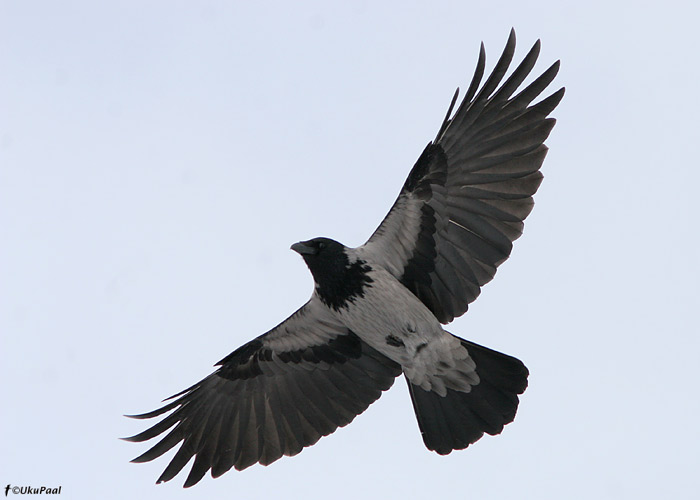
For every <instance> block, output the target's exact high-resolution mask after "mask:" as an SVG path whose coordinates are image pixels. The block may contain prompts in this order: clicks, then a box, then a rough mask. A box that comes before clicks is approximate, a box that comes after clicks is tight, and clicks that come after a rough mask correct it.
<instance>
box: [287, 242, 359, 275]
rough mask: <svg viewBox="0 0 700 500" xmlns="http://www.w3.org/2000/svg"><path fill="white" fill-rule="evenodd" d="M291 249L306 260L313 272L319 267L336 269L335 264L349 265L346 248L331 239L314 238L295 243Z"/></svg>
mask: <svg viewBox="0 0 700 500" xmlns="http://www.w3.org/2000/svg"><path fill="white" fill-rule="evenodd" d="M291 248H292V250H294V251H295V252H297V253H298V254H299V255H301V256H302V257H303V258H304V261H305V262H306V265H307V266H309V269H311V272H313V271H314V267H317V266H321V267H326V266H330V267H334V266H332V264H333V263H342V264H343V265H347V262H348V257H347V254H346V253H345V246H344V245H342V244H341V243H338V242H337V241H335V240H332V239H330V238H314V239H312V240H307V241H300V242H298V243H294V244H293V245H292V247H291Z"/></svg>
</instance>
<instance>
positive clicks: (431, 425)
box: [406, 339, 529, 455]
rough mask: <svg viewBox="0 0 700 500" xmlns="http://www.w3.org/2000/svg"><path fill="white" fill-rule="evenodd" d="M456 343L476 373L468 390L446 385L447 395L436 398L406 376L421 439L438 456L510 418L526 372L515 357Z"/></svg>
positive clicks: (498, 430) (491, 431) (490, 431)
mask: <svg viewBox="0 0 700 500" xmlns="http://www.w3.org/2000/svg"><path fill="white" fill-rule="evenodd" d="M460 341H461V342H462V345H463V346H464V347H465V348H466V349H467V351H468V352H469V356H470V357H471V358H472V359H473V360H474V362H475V363H476V373H477V374H478V375H479V383H478V384H477V385H475V386H473V387H472V388H471V391H470V392H461V391H456V390H454V389H449V388H448V389H447V395H445V396H440V395H439V394H437V393H436V392H433V391H426V390H424V389H422V388H421V387H420V386H417V385H414V384H412V383H411V382H410V381H409V380H408V379H406V382H408V388H409V390H410V393H411V400H412V401H413V409H414V410H415V412H416V418H417V419H418V426H419V427H420V431H421V434H422V435H423V442H424V443H425V446H427V447H428V449H430V450H433V451H436V452H437V453H439V454H440V455H447V454H448V453H450V452H451V451H452V450H461V449H464V448H466V447H467V446H469V445H470V444H472V443H474V442H476V441H477V440H479V439H480V438H481V436H483V435H484V432H486V433H488V434H491V435H496V434H500V433H501V431H502V430H503V426H504V425H506V424H508V423H510V422H512V421H513V419H514V418H515V413H516V411H517V409H518V394H522V393H523V392H524V391H525V389H526V388H527V376H528V373H529V372H528V370H527V368H526V367H525V365H524V364H523V363H522V362H521V361H520V360H519V359H516V358H514V357H512V356H508V355H506V354H502V353H500V352H497V351H494V350H492V349H488V348H486V347H483V346H480V345H478V344H474V343H472V342H469V341H467V340H463V339H460Z"/></svg>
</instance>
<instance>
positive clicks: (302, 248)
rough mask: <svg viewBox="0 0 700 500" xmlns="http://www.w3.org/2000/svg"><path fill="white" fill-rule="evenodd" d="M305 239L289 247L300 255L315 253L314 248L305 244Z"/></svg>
mask: <svg viewBox="0 0 700 500" xmlns="http://www.w3.org/2000/svg"><path fill="white" fill-rule="evenodd" d="M307 243H308V242H307V241H300V242H299V243H294V244H293V245H292V246H291V249H292V250H294V251H295V252H297V253H298V254H299V255H301V256H302V257H303V256H304V255H315V254H316V249H315V248H314V247H312V246H310V245H307Z"/></svg>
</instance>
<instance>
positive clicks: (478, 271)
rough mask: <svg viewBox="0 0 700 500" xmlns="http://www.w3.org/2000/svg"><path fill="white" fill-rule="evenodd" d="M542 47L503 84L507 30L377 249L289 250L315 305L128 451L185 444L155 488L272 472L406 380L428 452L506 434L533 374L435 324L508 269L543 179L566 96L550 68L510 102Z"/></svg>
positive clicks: (321, 246)
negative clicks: (264, 469)
mask: <svg viewBox="0 0 700 500" xmlns="http://www.w3.org/2000/svg"><path fill="white" fill-rule="evenodd" d="M539 50H540V44H539V41H538V42H537V43H535V45H534V46H533V47H532V49H531V50H530V52H529V53H528V54H527V55H526V56H525V58H524V59H523V61H522V62H521V63H520V64H519V65H518V66H517V68H515V70H514V71H513V72H512V73H511V75H510V76H509V77H508V78H507V79H506V80H505V81H503V78H504V76H505V74H506V72H507V70H508V67H509V66H510V63H511V60H512V58H513V54H514V51H515V34H514V33H513V32H511V34H510V37H509V39H508V42H507V44H506V47H505V50H504V52H503V54H502V55H501V57H500V59H499V60H498V62H497V63H496V66H495V68H494V69H493V71H492V73H491V75H490V76H489V77H488V79H487V80H486V82H485V83H484V84H483V85H482V86H480V82H481V79H482V76H483V74H484V66H485V52H484V47H483V44H482V46H481V51H480V54H479V60H478V63H477V67H476V72H475V74H474V77H473V79H472V81H471V84H470V86H469V88H468V90H467V92H466V95H465V96H464V98H463V100H462V102H461V104H460V105H459V107H458V108H457V110H456V111H455V112H454V114H453V113H452V112H453V108H454V106H455V103H456V102H457V95H458V93H455V96H454V98H453V99H452V103H451V104H450V107H449V110H448V112H447V115H446V117H445V120H444V121H443V123H442V126H441V127H440V129H439V132H438V134H437V137H436V138H435V140H434V141H432V142H430V143H428V145H427V146H426V148H425V150H424V151H423V153H422V154H421V156H420V158H419V159H418V161H417V162H416V164H415V166H414V167H413V169H412V170H411V172H410V173H409V175H408V179H406V182H405V183H404V185H403V188H402V189H401V192H400V193H399V196H398V199H397V200H396V202H395V203H394V205H393V207H392V208H391V210H390V211H389V213H388V214H387V216H386V217H385V219H384V221H383V222H382V223H381V224H380V226H379V227H378V228H377V229H376V231H375V232H374V234H373V235H372V236H371V237H370V239H369V240H368V241H367V242H366V243H365V244H364V245H362V246H360V247H358V248H348V247H345V246H343V245H342V244H340V243H338V242H336V241H333V240H331V239H327V238H315V239H312V240H309V241H304V242H299V243H296V244H294V245H292V249H293V250H295V251H297V252H298V253H299V254H301V256H302V257H303V259H304V261H305V262H306V264H307V265H308V267H309V269H310V271H311V273H312V275H313V278H314V282H315V289H314V292H313V294H312V296H311V299H309V301H308V302H307V303H306V304H305V305H304V306H302V307H301V308H300V309H299V310H298V311H297V312H295V313H294V314H293V315H291V316H290V317H289V318H287V319H286V320H285V321H283V322H282V323H281V324H279V325H278V326H277V327H275V328H273V329H272V330H270V331H269V332H267V333H265V334H263V335H261V336H260V337H258V338H256V339H255V340H252V341H251V342H249V343H247V344H245V345H244V346H242V347H240V348H238V349H236V350H235V351H233V352H232V353H231V354H229V355H228V356H226V357H225V358H224V359H222V360H221V361H220V362H219V363H218V366H219V368H218V369H217V370H216V371H215V372H214V373H213V374H211V375H209V376H208V377H206V378H205V379H204V380H202V381H200V382H198V383H196V384H195V385H193V386H192V387H190V388H188V389H186V390H184V391H182V392H181V393H179V394H176V395H175V396H173V397H172V398H170V400H169V402H167V404H165V406H163V407H162V408H160V409H158V410H155V411H152V412H150V413H145V414H142V415H136V416H134V418H140V419H147V418H152V417H157V416H162V415H166V413H167V412H171V413H169V414H168V415H167V416H164V417H163V418H162V420H160V421H159V422H158V423H157V424H155V425H154V426H153V427H151V428H149V429H147V430H145V431H144V432H142V433H140V434H138V435H136V436H133V437H131V438H127V439H128V440H130V441H137V442H140V441H146V440H149V439H151V438H154V437H156V436H160V435H162V434H164V433H166V434H165V437H162V438H161V440H160V441H159V442H158V443H157V444H156V445H155V446H153V447H152V448H151V449H149V450H148V451H146V452H145V453H144V454H143V455H141V456H139V457H138V458H136V459H134V462H146V461H150V460H153V459H154V458H157V457H159V456H161V455H162V454H163V453H165V452H167V451H168V450H170V449H171V448H173V447H175V446H177V445H178V444H180V447H179V449H178V451H177V452H176V454H175V456H174V458H173V459H172V460H171V462H170V463H169V465H168V466H167V467H166V469H165V471H164V472H163V474H162V475H161V476H160V478H159V479H158V482H161V481H168V480H170V479H172V478H173V477H174V476H175V475H177V474H178V473H179V472H180V471H181V470H182V469H183V467H184V466H185V465H186V464H187V462H188V461H189V460H190V459H192V457H194V463H193V465H192V468H191V470H190V473H189V476H188V477H187V480H186V482H185V486H191V485H193V484H195V483H197V482H198V481H199V480H200V479H201V478H202V477H203V476H204V474H206V473H207V471H211V475H212V476H213V477H218V476H220V475H222V474H223V473H224V472H226V471H228V470H229V469H231V468H232V467H234V468H236V469H238V470H242V469H245V468H246V467H249V466H251V465H253V464H255V463H260V464H263V465H267V464H270V463H272V462H274V461H275V460H277V459H279V458H280V457H282V456H283V455H287V456H292V455H296V454H297V453H299V452H300V451H301V450H302V449H303V448H304V447H306V446H311V445H313V444H314V443H316V442H317V441H318V440H319V439H320V438H321V437H322V436H326V435H328V434H330V433H332V432H333V431H335V430H336V429H337V428H338V427H342V426H344V425H347V424H348V423H350V422H351V421H352V420H353V419H354V418H355V416H357V415H359V414H360V413H362V412H363V411H364V410H365V409H367V407H368V406H369V405H370V404H372V403H373V402H374V401H376V400H377V399H378V398H379V396H380V395H381V393H382V391H385V390H387V389H389V388H390V387H391V385H392V384H393V382H394V379H395V378H396V377H397V376H399V375H401V374H402V373H403V375H404V377H405V378H406V381H407V382H408V386H409V389H410V394H411V398H412V400H413V407H414V409H415V413H416V417H417V419H418V425H419V427H420V430H421V433H422V436H423V440H424V442H425V445H426V446H427V447H428V448H429V449H431V450H434V451H436V452H437V453H440V454H447V453H450V452H451V451H452V450H457V449H463V448H466V447H467V446H469V445H470V444H471V443H474V442H475V441H477V440H478V439H479V438H481V436H482V435H483V434H484V433H488V434H492V435H493V434H498V433H500V432H501V431H502V430H503V426H504V425H506V424H508V423H509V422H512V421H513V419H514V418H515V413H516V410H517V407H518V395H519V394H522V393H523V391H524V390H525V388H526V387H527V377H528V370H527V368H525V365H523V363H522V362H520V361H519V360H518V359H516V358H513V357H511V356H507V355H505V354H501V353H499V352H496V351H493V350H491V349H488V348H486V347H482V346H480V345H477V344H474V343H472V342H469V341H467V340H463V339H461V338H459V337H456V336H454V335H452V334H450V333H448V332H446V331H445V330H443V328H442V325H441V324H444V323H449V322H450V321H452V320H453V319H454V318H455V317H457V316H460V315H462V314H463V313H464V312H465V311H466V310H467V307H468V305H469V303H471V302H472V301H473V300H474V299H476V297H477V296H478V295H479V293H480V290H481V287H482V286H483V285H484V284H486V283H488V282H489V281H490V280H491V279H492V278H493V276H494V274H495V273H496V268H497V267H498V266H499V265H500V264H501V263H502V262H503V261H504V260H506V259H507V258H508V256H509V255H510V252H511V248H512V244H513V241H514V240H515V239H517V238H518V237H519V236H520V235H521V233H522V230H523V220H524V219H525V218H526V217H527V216H528V214H529V213H530V211H531V210H532V207H533V200H532V196H533V195H534V193H535V192H536V191H537V188H538V187H539V185H540V182H541V181H542V174H541V173H540V167H541V165H542V162H543V161H544V158H545V155H546V152H547V147H546V146H545V145H544V141H545V139H546V138H547V137H548V135H549V133H550V132H551V130H552V127H554V123H555V120H554V119H553V118H548V115H549V114H550V113H551V112H552V111H553V110H554V108H555V107H556V106H557V104H558V103H559V101H560V100H561V99H562V97H563V95H564V89H563V88H562V89H560V90H558V91H556V92H554V93H553V94H551V95H550V96H549V97H547V98H545V99H543V100H541V101H539V102H538V103H537V104H532V102H533V101H534V100H535V99H536V98H537V97H538V96H540V94H541V93H542V92H543V91H544V90H545V88H546V87H547V86H548V85H549V84H550V83H551V82H552V80H553V79H554V77H555V76H556V74H557V71H558V69H559V63H558V62H556V63H554V64H553V65H552V66H551V67H550V68H549V69H547V70H546V71H545V72H544V73H542V75H541V76H539V77H538V78H536V79H534V81H532V83H530V84H529V85H527V86H526V87H525V88H524V89H523V90H521V91H520V92H519V93H517V94H515V92H516V90H517V89H518V88H519V87H520V86H521V85H522V83H523V81H524V80H525V78H526V77H527V76H528V75H529V74H530V72H531V70H532V68H533V66H534V65H535V61H536V60H537V57H538V54H539Z"/></svg>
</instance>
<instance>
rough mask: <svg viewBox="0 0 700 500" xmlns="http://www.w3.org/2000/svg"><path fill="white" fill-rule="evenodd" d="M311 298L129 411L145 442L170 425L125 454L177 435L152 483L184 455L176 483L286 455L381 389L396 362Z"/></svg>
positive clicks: (162, 446)
mask: <svg viewBox="0 0 700 500" xmlns="http://www.w3.org/2000/svg"><path fill="white" fill-rule="evenodd" d="M324 311H325V308H324V307H323V306H322V305H321V304H320V303H319V301H318V299H316V298H315V296H314V297H313V298H312V299H311V300H310V301H309V302H307V304H306V305H305V306H303V307H302V308H301V309H299V310H298V311H297V312H296V313H294V314H293V315H292V316H290V317H289V318H288V319H287V320H285V321H284V322H282V323H281V324H280V325H278V326H277V327H275V328H273V329H272V330H270V331H269V332H268V333H266V334H264V335H261V336H260V337H258V338H257V339H255V340H253V341H251V342H249V343H247V344H245V345H244V346H242V347H240V348H239V349H237V350H235V351H234V352H232V353H231V354H229V355H228V356H227V357H226V358H224V359H223V360H221V361H220V362H219V363H218V365H221V366H220V368H219V369H218V370H217V371H216V372H214V373H213V374H211V375H209V376H208V377H206V378H205V379H204V380H202V381H200V382H198V383H197V384H195V385H193V386H192V387H190V388H189V389H186V390H185V391H183V392H181V393H179V394H176V395H175V396H173V397H172V398H170V399H173V401H171V402H169V403H168V404H166V405H165V406H163V407H162V408H160V409H158V410H155V411H152V412H150V413H145V414H143V415H133V417H134V418H152V417H157V416H159V415H162V414H164V413H166V412H168V411H171V410H174V411H173V412H172V413H171V414H170V415H168V416H166V417H165V418H163V419H162V420H161V421H160V422H158V423H157V424H155V425H154V426H153V427H151V428H149V429H147V430H145V431H144V432H142V433H140V434H138V435H136V436H133V437H130V438H126V439H127V440H128V441H136V442H140V441H146V440H148V439H151V438H153V437H156V436H158V435H160V434H162V433H164V432H166V431H167V430H168V429H170V428H171V427H173V426H174V428H173V429H172V430H171V431H170V432H169V433H168V434H167V435H166V436H165V437H164V438H162V439H161V440H160V441H159V442H158V443H157V444H156V445H155V446H153V447H152V448H151V449H150V450H148V451H147V452H145V453H144V454H143V455H141V456H139V457H138V458H135V459H134V460H133V461H134V462H148V461H150V460H153V459H154V458H157V457H159V456H161V455H162V454H163V453H165V452H167V451H168V450H170V449H171V448H173V447H174V446H175V445H177V444H178V443H180V442H182V445H181V446H180V448H179V450H178V451H177V453H176V454H175V456H174V458H173V459H172V461H171V462H170V464H169V465H168V466H167V468H166V469H165V471H164V472H163V474H162V475H161V476H160V478H159V479H158V482H162V481H169V480H170V479H172V478H173V477H175V475H177V474H178V473H179V472H180V471H181V470H182V468H183V467H184V466H185V465H186V464H187V462H188V461H189V460H190V459H191V458H192V457H193V456H194V457H195V460H194V465H193V466H192V469H191V471H190V474H189V476H188V477H187V480H186V482H185V487H187V486H192V485H193V484H196V483H197V482H198V481H199V480H200V479H201V478H202V477H203V476H204V474H206V472H207V471H208V470H210V469H211V474H212V476H213V477H218V476H220V475H221V474H223V473H224V472H226V471H228V470H229V469H231V467H235V468H236V469H238V470H242V469H245V468H246V467H249V466H251V465H253V464H255V463H256V462H259V463H261V464H263V465H267V464H270V463H272V462H274V461H275V460H277V459H279V458H280V457H281V456H282V455H287V456H292V455H296V454H297V453H299V452H300V451H301V450H302V449H303V448H304V447H306V446H311V445H312V444H314V443H316V442H317V441H318V440H319V439H320V438H321V436H326V435H328V434H330V433H332V432H333V431H335V430H336V429H337V428H338V427H342V426H344V425H347V424H348V423H350V422H351V421H352V420H353V419H354V418H355V416H356V415H359V414H360V413H362V412H363V411H365V410H366V409H367V407H368V406H369V405H370V404H372V403H373V402H374V401H376V400H377V398H379V396H380V395H381V393H382V391H385V390H387V389H389V387H391V385H392V384H393V382H394V379H395V377H396V376H398V375H399V374H400V373H401V369H400V367H399V365H398V364H396V363H394V362H393V361H391V360H390V359H389V358H387V357H385V356H383V355H382V354H380V353H378V352H377V351H375V350H374V349H372V348H371V347H369V346H368V345H367V344H365V343H364V342H363V341H362V340H360V338H359V337H357V336H356V335H355V334H354V333H352V332H351V331H350V330H348V329H347V328H345V327H343V326H342V325H339V324H338V323H337V322H335V321H334V320H333V318H332V317H331V316H330V315H329V314H328V313H326V312H324Z"/></svg>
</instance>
